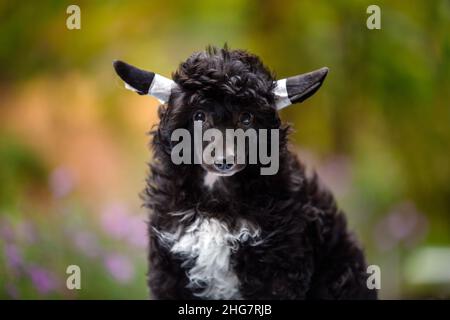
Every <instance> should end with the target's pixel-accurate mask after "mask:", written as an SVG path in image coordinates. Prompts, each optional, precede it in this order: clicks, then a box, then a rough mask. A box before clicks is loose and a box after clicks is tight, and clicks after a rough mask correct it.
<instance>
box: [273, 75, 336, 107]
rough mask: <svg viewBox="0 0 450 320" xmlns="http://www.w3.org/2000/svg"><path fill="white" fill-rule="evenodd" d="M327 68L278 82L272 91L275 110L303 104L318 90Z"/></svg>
mask: <svg viewBox="0 0 450 320" xmlns="http://www.w3.org/2000/svg"><path fill="white" fill-rule="evenodd" d="M327 74H328V68H326V67H324V68H321V69H319V70H315V71H312V72H309V73H304V74H301V75H298V76H294V77H289V78H286V79H281V80H278V81H277V83H276V87H275V89H274V93H275V104H276V107H277V110H281V109H283V108H285V107H287V106H289V105H291V104H294V103H297V102H303V101H305V100H306V99H308V98H309V97H311V96H312V95H313V94H314V93H315V92H316V91H317V90H319V88H320V86H321V85H322V83H323V81H324V80H325V77H326V76H327Z"/></svg>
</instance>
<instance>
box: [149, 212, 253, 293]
mask: <svg viewBox="0 0 450 320" xmlns="http://www.w3.org/2000/svg"><path fill="white" fill-rule="evenodd" d="M184 214H189V213H187V212H184ZM174 215H180V214H178V213H174ZM156 232H157V234H158V237H159V239H160V241H161V242H162V243H163V244H164V245H166V246H168V247H169V248H170V251H171V252H172V253H173V254H176V255H178V256H180V257H182V258H183V259H185V260H184V262H183V264H182V266H183V267H184V268H186V270H187V276H188V278H189V285H188V288H190V289H192V290H193V291H194V292H195V293H194V294H195V296H197V297H200V298H205V299H240V298H241V295H240V293H239V280H238V277H237V276H236V274H235V272H234V270H233V266H232V265H231V264H230V256H231V254H232V253H233V252H235V251H237V250H238V247H239V245H240V244H243V243H246V244H248V245H252V246H255V245H258V244H260V243H261V240H260V231H259V230H258V229H257V228H255V227H253V226H251V225H250V224H249V223H247V222H246V221H243V220H242V221H240V222H239V223H238V224H237V227H236V230H230V228H229V227H228V226H227V225H226V224H225V223H223V222H220V221H219V220H217V219H214V218H204V217H199V218H197V220H195V221H194V222H193V223H192V224H191V225H189V226H188V227H187V228H185V229H184V230H182V229H181V228H179V229H177V231H176V232H174V233H168V232H159V231H156Z"/></svg>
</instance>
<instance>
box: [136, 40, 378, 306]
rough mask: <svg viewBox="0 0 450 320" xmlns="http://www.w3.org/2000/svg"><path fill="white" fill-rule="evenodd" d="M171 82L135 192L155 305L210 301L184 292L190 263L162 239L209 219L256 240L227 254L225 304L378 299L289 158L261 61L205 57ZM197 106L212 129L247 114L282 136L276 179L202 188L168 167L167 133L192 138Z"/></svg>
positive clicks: (252, 175) (332, 213)
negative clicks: (229, 279) (145, 213)
mask: <svg viewBox="0 0 450 320" xmlns="http://www.w3.org/2000/svg"><path fill="white" fill-rule="evenodd" d="M173 80H174V81H175V82H176V84H177V85H178V87H177V88H175V89H173V92H172V95H171V97H170V100H169V102H168V103H167V104H165V105H161V106H160V108H159V118H160V123H159V126H158V127H157V128H156V129H155V130H154V131H152V132H151V135H152V137H153V141H152V149H153V157H154V160H153V161H152V162H151V163H150V165H149V166H150V175H149V177H148V178H147V186H146V189H145V191H144V193H143V199H144V201H145V206H146V207H147V208H148V209H149V211H150V221H149V235H150V250H149V256H148V257H149V265H150V267H149V273H148V283H149V286H150V289H151V292H152V295H153V297H154V298H156V299H198V298H207V299H208V298H209V299H210V298H214V297H216V298H217V296H214V295H211V296H208V295H200V294H198V293H199V292H201V290H204V289H205V288H204V286H205V283H203V284H202V283H201V281H199V282H197V283H196V284H195V285H192V283H191V280H192V279H189V270H190V269H191V268H193V264H194V263H195V256H194V257H190V258H189V257H186V256H184V255H182V254H181V255H180V254H176V252H175V251H174V250H171V247H170V246H168V245H167V243H164V241H163V240H164V237H162V236H161V235H162V234H163V233H164V232H166V234H167V235H169V234H172V235H173V234H176V232H178V236H179V235H180V233H181V234H183V232H186V230H188V228H189V226H192V224H193V223H194V221H196V219H199V218H200V219H206V218H214V219H216V221H220V223H221V224H224V225H226V226H227V228H228V229H229V230H232V229H235V228H237V225H238V223H239V221H240V220H241V219H245V221H247V222H248V224H249V225H252V226H256V227H257V229H258V231H257V233H258V239H261V241H259V242H258V243H256V244H255V243H249V242H248V241H240V242H238V243H237V244H235V245H234V247H233V249H232V250H231V251H230V256H229V268H230V270H232V271H233V272H234V273H233V274H234V276H235V278H236V279H237V282H236V285H237V286H238V288H237V290H238V292H239V294H238V295H231V296H223V298H239V299H241V298H242V299H374V298H376V297H377V292H376V290H369V289H368V288H367V285H366V280H367V277H368V275H367V273H366V263H365V259H364V255H363V252H362V250H361V249H360V248H359V246H358V244H357V242H356V240H355V238H354V237H353V235H352V234H351V233H350V232H349V231H348V230H347V224H346V218H345V216H344V214H343V212H342V211H340V210H339V209H338V208H337V206H336V202H335V200H334V198H333V196H332V195H331V194H330V192H329V191H327V190H324V189H323V188H322V187H320V186H319V183H318V178H317V176H316V175H315V174H314V175H313V176H312V177H309V176H307V175H306V173H305V167H304V165H303V164H302V163H301V162H300V161H299V160H298V159H297V157H296V156H295V155H294V154H293V153H292V152H291V151H289V149H288V134H289V126H287V125H286V124H283V123H282V122H281V120H280V117H279V115H278V112H277V111H276V109H275V108H274V95H273V93H272V89H273V86H274V80H275V77H274V76H273V75H272V74H271V72H269V70H268V69H267V68H266V67H265V66H264V65H263V64H262V62H261V61H260V59H259V58H258V57H257V56H255V55H252V54H250V53H248V52H246V51H242V50H229V49H227V48H224V49H216V48H207V50H206V51H202V52H199V53H195V54H193V55H192V56H191V57H189V58H188V59H187V60H186V61H185V62H183V63H181V65H180V66H179V68H178V70H177V71H176V72H175V73H174V75H173ZM199 106H201V107H202V108H203V109H206V110H208V112H210V113H211V114H214V117H215V119H216V120H217V121H216V122H220V121H222V123H225V122H224V121H225V120H226V119H227V115H229V114H232V113H233V112H237V111H242V110H249V111H251V112H252V113H253V115H254V117H255V119H254V126H255V128H268V129H269V128H275V129H280V159H279V163H280V169H279V171H278V173H277V174H275V175H271V176H263V175H260V174H259V167H260V165H259V164H256V165H248V166H247V167H246V168H245V169H244V170H243V171H241V172H239V173H237V174H235V175H233V176H230V177H221V178H219V180H218V181H217V182H216V184H215V185H214V188H210V187H209V186H207V185H205V184H204V183H203V181H204V178H205V171H204V169H203V168H202V167H201V166H200V165H175V164H173V163H172V161H171V158H170V150H171V148H172V142H171V139H170V137H171V133H172V132H173V130H175V129H176V128H186V129H188V130H192V114H193V112H194V111H195V110H196V109H197V108H198V107H199ZM228 229H227V230H228ZM172 249H173V247H172ZM227 261H228V260H227ZM233 279H234V278H233ZM202 286H203V287H202Z"/></svg>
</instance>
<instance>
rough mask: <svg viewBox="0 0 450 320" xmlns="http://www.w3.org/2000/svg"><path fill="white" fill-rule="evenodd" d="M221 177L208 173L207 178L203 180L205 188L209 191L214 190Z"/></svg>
mask: <svg viewBox="0 0 450 320" xmlns="http://www.w3.org/2000/svg"><path fill="white" fill-rule="evenodd" d="M219 177H220V176H219V175H217V174H214V173H211V172H206V175H205V178H204V180H203V184H204V185H205V186H207V187H208V188H209V189H212V188H213V186H214V183H216V181H217V180H218V179H219Z"/></svg>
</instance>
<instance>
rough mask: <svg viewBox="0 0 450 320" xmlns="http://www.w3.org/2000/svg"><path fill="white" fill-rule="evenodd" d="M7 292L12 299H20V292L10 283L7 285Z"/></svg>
mask: <svg viewBox="0 0 450 320" xmlns="http://www.w3.org/2000/svg"><path fill="white" fill-rule="evenodd" d="M5 291H6V294H7V295H8V296H9V297H10V298H12V299H19V290H18V289H17V287H16V286H15V285H14V284H12V283H10V282H8V283H7V284H6V285H5Z"/></svg>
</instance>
